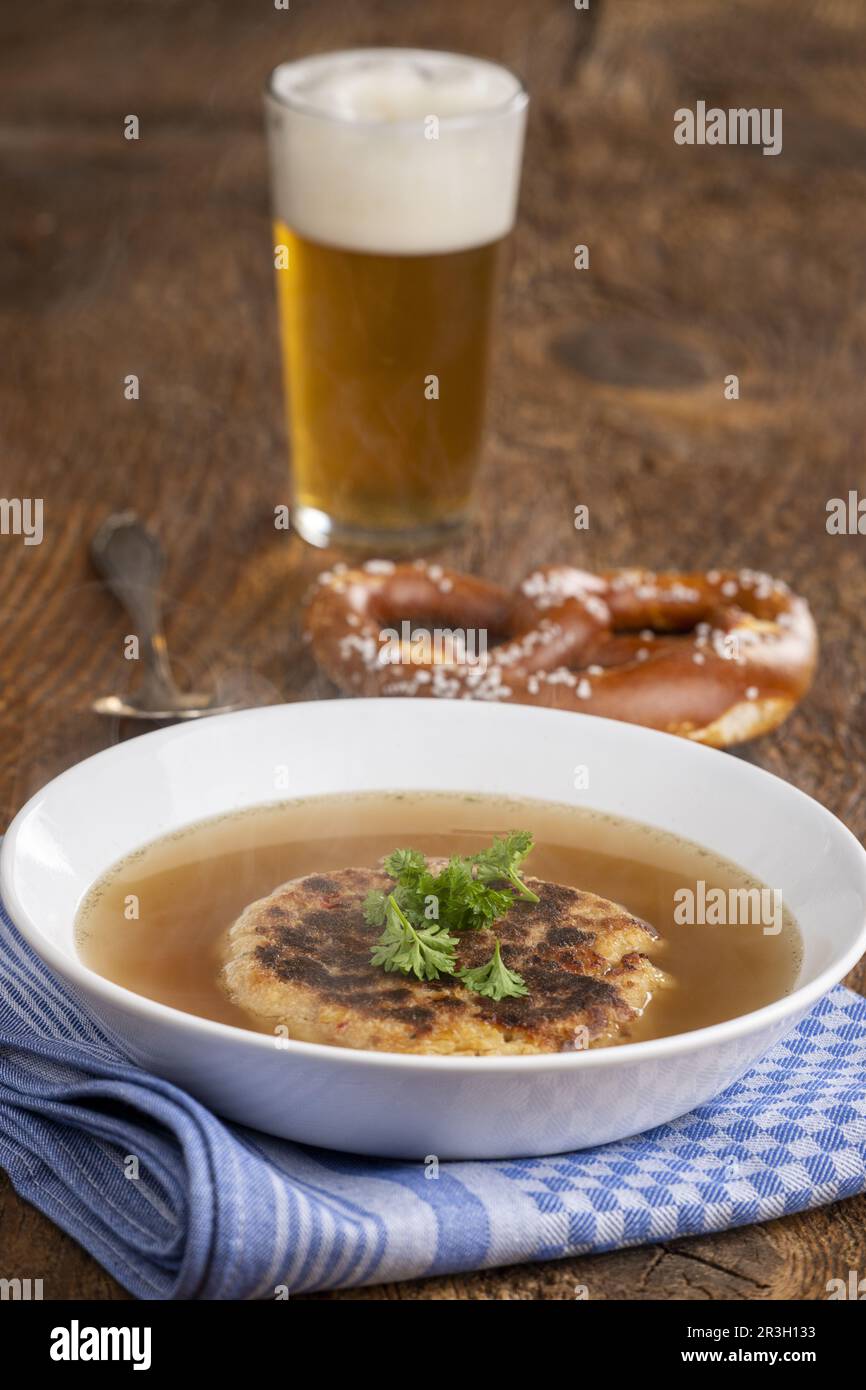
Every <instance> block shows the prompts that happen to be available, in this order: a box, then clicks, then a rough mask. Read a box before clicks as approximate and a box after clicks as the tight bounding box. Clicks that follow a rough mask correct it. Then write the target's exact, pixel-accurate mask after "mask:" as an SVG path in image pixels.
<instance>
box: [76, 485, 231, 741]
mask: <svg viewBox="0 0 866 1390" xmlns="http://www.w3.org/2000/svg"><path fill="white" fill-rule="evenodd" d="M90 555H91V558H92V560H93V563H94V565H95V567H96V569H97V570H98V571H99V573H100V574H101V575H102V578H103V579H104V580H105V583H106V585H107V587H108V588H109V589H110V590H111V592H112V593H113V594H114V597H115V598H116V599H119V601H120V602H121V603H122V604H123V606H124V608H125V609H126V611H127V613H128V614H129V616H130V617H131V618H132V621H133V625H134V631H135V633H136V635H137V637H138V639H139V644H140V650H141V658H142V660H143V663H144V675H143V677H142V681H141V685H140V686H139V688H138V690H137V691H135V692H134V693H133V694H131V695H104V696H103V697H102V698H101V699H99V700H95V701H94V702H93V708H94V709H95V710H96V712H97V713H98V714H112V715H115V716H120V717H121V718H124V719H149V720H154V721H156V720H160V719H201V718H202V717H203V716H204V715H207V714H225V713H227V712H228V711H229V710H233V709H240V708H241V702H239V701H236V702H233V703H230V704H216V703H215V698H216V697H215V696H214V695H213V694H210V695H208V694H206V693H203V692H201V691H188V692H184V691H182V690H180V689H178V686H177V684H176V683H175V679H174V676H173V675H172V671H171V665H170V663H169V659H168V647H167V645H166V640H165V634H164V632H163V630H162V607H161V604H160V599H159V582H160V579H161V578H162V571H163V567H164V559H163V553H162V547H161V545H160V543H159V541H158V540H157V538H156V536H155V535H154V534H153V532H152V531H148V529H147V527H146V526H145V525H144V523H143V522H142V521H140V520H139V518H138V517H137V516H136V514H135V512H119V513H117V514H116V515H114V516H110V517H108V518H107V520H105V521H104V522H103V523H102V525H101V526H100V528H99V530H98V531H97V532H96V535H95V536H94V537H93V539H92V541H91V542H90Z"/></svg>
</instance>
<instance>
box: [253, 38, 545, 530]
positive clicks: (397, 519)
mask: <svg viewBox="0 0 866 1390" xmlns="http://www.w3.org/2000/svg"><path fill="white" fill-rule="evenodd" d="M265 100H266V108H267V121H268V146H269V154H270V162H271V173H272V179H273V201H274V213H275V257H274V261H275V266H276V270H277V292H278V305H279V318H280V333H281V338H282V347H283V363H284V373H285V385H286V397H287V402H288V426H289V435H290V439H291V449H292V474H293V488H292V519H293V523H294V526H295V528H296V530H298V531H299V532H300V534H301V535H302V536H303V537H304V538H305V540H307V541H309V542H311V543H312V544H313V545H319V546H323V545H330V544H347V545H352V544H354V545H359V546H362V547H365V548H376V547H382V548H387V547H391V548H398V549H399V548H403V547H406V546H410V547H411V546H421V545H429V544H432V543H435V542H436V541H439V540H442V539H444V538H445V537H446V536H447V535H448V534H449V533H450V532H451V531H452V530H454V529H456V528H458V527H459V526H460V525H461V524H462V523H463V522H464V521H465V520H466V517H467V514H468V511H469V506H470V500H471V494H472V485H473V480H474V477H475V473H476V470H477V465H478V459H479V453H480V448H481V440H482V429H483V422H484V404H485V395H486V385H487V370H488V357H489V349H490V341H491V333H492V315H493V307H494V298H495V290H496V284H497V262H498V260H499V254H500V250H501V247H502V243H503V241H504V239H505V238H506V237H507V236H508V233H509V232H510V230H511V228H512V226H513V223H514V215H515V207H516V203H517V193H518V186H519V182H520V162H521V154H522V147H523V131H524V126H525V122H526V107H527V102H528V98H527V95H526V92H525V91H524V89H523V87H522V86H521V84H520V82H519V81H518V79H517V78H516V77H514V76H513V74H512V73H510V72H508V71H507V70H506V69H505V68H502V67H499V66H498V65H496V64H494V63H489V62H486V61H485V60H482V59H480V58H470V57H466V56H463V55H461V54H454V53H438V52H427V51H424V50H419V49H400V48H384V49H357V50H353V51H349V52H343V53H326V54H319V55H316V56H315V57H310V58H305V59H302V60H300V61H298V62H293V63H286V64H283V65H282V66H281V67H278V68H277V69H276V70H275V71H274V73H273V74H272V75H271V78H270V82H269V85H268V89H267V93H266V98H265Z"/></svg>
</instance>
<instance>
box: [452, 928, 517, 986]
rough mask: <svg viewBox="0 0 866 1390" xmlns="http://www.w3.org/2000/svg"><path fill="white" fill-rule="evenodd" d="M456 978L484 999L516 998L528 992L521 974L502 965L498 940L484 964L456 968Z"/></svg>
mask: <svg viewBox="0 0 866 1390" xmlns="http://www.w3.org/2000/svg"><path fill="white" fill-rule="evenodd" d="M457 978H458V979H459V980H462V981H463V983H464V985H465V986H466V988H467V989H472V990H474V991H475V993H476V994H483V995H484V997H485V998H486V999H518V998H519V997H520V995H522V994H528V993H529V990H528V989H527V988H526V985H525V984H524V982H523V978H522V976H520V975H518V973H517V971H516V970H509V969H508V966H507V965H503V963H502V957H501V956H500V954H499V942H498V941H497V942H496V945H495V946H494V948H493V955H492V956H491V957H490V959H489V961H488V962H487V964H486V965H478V966H476V967H475V969H474V970H466V969H464V970H458V971H457Z"/></svg>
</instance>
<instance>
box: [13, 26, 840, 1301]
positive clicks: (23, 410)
mask: <svg viewBox="0 0 866 1390" xmlns="http://www.w3.org/2000/svg"><path fill="white" fill-rule="evenodd" d="M2 31H3V33H2V37H3V38H4V42H3V43H2V44H0V123H2V124H0V133H2V136H3V140H2V145H0V158H2V164H3V173H4V183H5V186H6V189H7V196H6V198H5V200H4V206H3V210H2V214H0V249H2V254H0V305H2V308H0V353H2V360H3V362H4V365H5V368H6V370H5V371H4V373H3V374H2V379H0V446H2V447H0V493H2V495H4V496H21V495H26V496H42V497H44V499H45V508H46V536H45V541H44V543H43V545H41V546H40V547H33V548H23V547H22V546H21V545H20V543H19V542H17V541H16V540H14V539H12V538H0V593H2V594H3V602H2V605H0V671H2V686H0V778H2V780H0V797H2V807H0V811H2V815H3V817H4V818H5V819H7V820H8V818H9V816H11V814H13V813H14V811H15V810H16V809H17V807H18V806H19V805H20V804H21V802H22V801H23V800H24V799H25V798H26V797H27V796H28V795H30V793H31V792H33V791H34V790H36V789H37V788H38V787H39V786H40V785H41V784H42V783H43V782H44V781H45V780H47V779H48V778H49V777H51V776H53V775H54V774H55V773H57V772H58V771H60V770H62V768H64V767H66V766H69V765H70V764H71V763H73V762H76V761H78V760H79V759H80V758H81V757H83V756H86V755H87V754H88V753H90V752H93V751H96V750H97V749H99V748H101V747H104V746H106V745H107V744H109V743H111V742H112V741H114V740H116V739H117V738H118V737H119V736H120V735H121V734H124V736H125V734H126V731H119V730H117V729H116V728H113V727H112V726H111V725H109V724H105V723H100V722H98V721H97V720H96V719H95V718H94V717H93V716H91V714H90V713H89V711H88V705H89V701H90V699H91V698H92V697H93V696H94V695H95V694H98V693H101V692H104V691H106V690H108V689H110V688H114V687H118V688H121V687H122V686H123V685H124V683H125V682H126V680H127V679H128V676H129V671H128V667H127V665H126V663H124V662H123V661H122V658H121V645H120V644H121V638H122V636H123V633H124V630H125V629H124V622H123V619H122V617H121V616H120V614H119V613H118V612H117V610H116V608H115V606H114V605H113V603H112V601H111V600H110V599H109V598H108V597H107V596H106V595H105V594H104V593H102V592H101V590H100V588H99V586H98V585H97V584H96V583H95V581H94V578H93V576H92V574H91V572H90V570H89V567H88V565H87V561H86V553H85V551H86V542H87V539H88V537H89V535H90V534H91V532H92V530H93V529H94V528H95V525H96V524H97V522H98V520H99V519H100V518H101V517H102V516H103V515H104V514H106V513H107V512H108V511H110V510H113V509H116V508H119V507H124V506H129V505H134V506H135V507H136V508H137V509H138V510H139V511H141V512H142V513H143V514H144V515H146V516H147V517H148V518H149V519H150V520H151V521H152V522H153V523H154V524H155V525H157V526H158V527H159V530H160V532H161V534H162V536H163V539H164V541H165V543H166V546H167V548H168V550H169V554H170V566H169V573H168V577H167V589H168V591H169V594H170V595H171V602H170V605H169V631H170V639H171V642H172V646H173V650H174V651H175V653H176V654H177V664H178V667H179V670H180V673H181V675H182V676H183V677H184V678H186V679H188V680H189V682H190V683H191V684H192V683H197V682H198V681H199V680H208V679H212V680H219V679H222V678H226V679H234V680H241V681H245V682H247V683H248V684H249V685H250V686H251V688H252V689H254V690H255V691H256V693H257V694H258V696H259V697H260V698H263V699H264V698H310V697H326V696H330V695H332V694H333V691H332V690H331V689H330V688H329V686H328V684H327V682H325V681H324V680H323V678H322V677H320V676H319V675H318V674H317V673H316V671H315V670H314V668H313V666H312V663H311V661H310V657H309V654H308V652H307V651H306V649H305V648H304V646H303V645H302V644H301V642H300V604H301V600H302V597H303V595H304V593H305V591H306V589H307V587H308V585H309V583H310V582H311V580H312V579H313V577H314V575H315V573H316V572H317V570H318V569H319V568H320V567H321V566H322V564H324V563H326V562H327V560H328V559H329V558H330V557H322V556H319V555H316V554H314V553H312V552H311V551H309V550H307V549H306V548H305V547H304V546H303V545H301V543H300V542H298V541H297V540H295V539H292V538H289V537H286V536H285V535H283V534H281V533H277V532H275V531H274V529H273V526H272V520H271V519H272V514H273V507H274V506H275V505H276V504H277V503H279V502H281V501H285V500H286V486H287V472H286V463H285V440H284V433H283V425H282V416H281V405H280V397H279V390H280V388H279V368H278V357H277V343H276V333H275V315H274V306H273V285H272V271H271V260H270V241H271V234H270V226H269V214H268V205H267V185H266V175H265V160H264V149H263V142H262V139H261V135H260V110H259V89H260V86H261V83H262V81H263V79H264V76H265V74H266V73H267V71H268V70H269V68H270V67H271V66H273V64H274V63H275V62H276V61H279V60H280V59H282V58H284V57H289V56H292V55H294V54H298V53H301V52H304V51H311V50H315V49H324V48H334V47H341V46H348V45H351V44H364V43H395V44H397V43H417V44H420V45H429V46H438V47H453V48H459V49H465V50H466V51H472V52H480V53H484V54H487V55H489V56H491V57H494V58H498V59H500V60H502V61H504V62H506V63H508V64H509V65H510V66H512V67H514V68H516V69H517V70H518V71H520V72H521V73H522V75H523V76H524V78H525V80H526V82H527V85H528V86H529V88H530V90H531V93H532V98H533V112H532V121H531V127H530V135H529V142H528V148H527V158H526V171H525V180H524V189H523V197H522V204H521V217H520V224H519V229H518V233H517V236H516V238H515V245H514V250H513V256H512V266H511V276H510V281H509V288H508V296H507V301H506V304H505V307H504V316H503V320H502V332H501V335H500V345H499V355H498V362H497V370H496V375H495V381H494V399H493V409H492V412H491V428H490V438H489V446H488V451H487V458H486V462H485V471H484V486H483V489H482V496H483V498H484V505H483V506H482V507H481V508H480V510H479V513H478V517H477V525H476V526H475V528H474V529H473V531H472V533H471V534H470V535H469V536H467V537H466V538H465V540H464V541H462V542H460V543H459V544H456V545H454V546H452V547H451V548H450V549H449V550H448V551H447V552H446V554H445V557H446V558H447V559H448V560H450V561H451V562H454V563H456V564H458V565H465V566H467V567H469V568H473V569H476V570H478V571H480V572H484V573H487V574H489V575H491V576H494V577H497V578H500V579H503V580H505V581H513V580H516V579H517V578H519V577H520V576H521V574H522V573H523V572H524V571H525V570H526V569H527V568H528V567H529V566H530V564H533V563H536V562H538V561H541V560H544V559H547V558H551V559H552V558H567V559H572V560H575V561H577V562H580V563H584V564H586V565H589V566H592V565H594V564H617V563H635V562H643V563H647V564H649V565H658V566H663V565H673V566H681V567H683V568H688V567H689V566H692V565H696V566H701V567H703V566H704V565H705V564H707V563H710V562H713V563H717V564H725V565H728V564H730V565H743V564H745V565H753V566H756V567H762V568H766V569H769V570H772V571H774V572H777V573H778V574H780V575H782V576H783V577H785V578H787V579H788V580H790V581H791V582H792V583H793V584H794V585H795V586H797V587H798V588H800V589H802V591H803V592H805V593H806V594H807V595H808V597H809V598H810V600H811V602H812V603H813V605H814V608H815V612H816V616H817V618H818V621H819V624H820V629H821V634H822V643H823V655H822V664H821V671H820V675H819V679H818V681H817V683H816V687H815V690H814V692H813V694H812V695H811V696H810V698H809V700H808V701H807V703H806V704H805V705H804V706H803V707H802V709H801V710H800V711H798V712H797V714H796V715H795V716H794V717H793V718H792V719H791V720H790V721H789V723H788V724H786V725H785V727H784V728H783V729H782V730H780V731H779V733H778V734H777V735H775V736H774V737H772V738H770V739H765V740H763V741H761V742H760V743H759V744H757V745H755V746H754V747H752V748H751V749H749V750H747V751H746V752H745V754H744V756H747V757H748V758H750V759H751V760H752V761H754V762H755V763H757V764H759V765H761V766H764V767H767V768H769V769H771V770H772V771H774V772H776V773H778V774H779V775H781V776H784V777H786V778H788V779H790V780H791V781H793V782H795V783H796V784H797V785H798V786H800V787H802V788H803V789H804V790H805V791H807V792H809V793H810V794H812V795H814V796H817V797H818V799H819V800H821V801H823V802H824V803H825V804H826V805H827V806H829V807H830V808H831V809H832V810H833V811H835V812H836V813H837V814H839V815H840V816H842V817H843V819H845V820H846V821H847V823H848V824H849V825H850V826H851V827H852V829H853V830H854V833H855V834H857V835H858V836H859V837H860V838H863V837H864V834H866V790H864V782H863V768H864V764H866V640H864V639H866V577H864V563H863V557H864V549H863V547H864V544H866V541H864V539H863V538H862V537H831V536H829V535H827V533H826V530H825V527H824V516H825V505H826V502H827V499H828V498H829V497H832V496H844V495H845V494H846V493H847V491H848V489H849V488H859V489H860V490H861V493H862V492H863V490H864V487H866V479H864V466H863V456H862V420H863V406H862V374H863V362H864V358H866V322H864V314H863V309H862V305H863V303H864V277H866V270H864V256H863V250H864V240H863V234H862V230H861V229H862V226H863V218H864V210H866V176H864V173H863V168H864V159H863V156H864V152H866V120H864V116H863V112H862V73H863V68H864V60H866V16H864V14H863V11H862V7H861V6H860V5H859V4H858V3H857V0H834V3H833V4H826V5H823V6H821V7H816V6H814V5H812V4H810V3H808V0H749V3H747V2H746V0H735V2H734V3H731V4H726V5H724V6H720V5H718V4H713V3H712V2H711V0H679V3H678V4H677V5H676V6H658V5H656V4H653V3H651V0H631V2H630V3H629V4H628V5H613V4H610V3H608V4H606V5H604V6H602V5H600V4H599V3H598V0H592V2H591V8H590V12H589V13H583V12H577V11H574V10H573V8H572V7H570V6H568V5H565V4H561V3H560V2H559V0H539V2H538V3H532V4H529V3H528V0H474V3H473V4H472V5H471V6H469V5H466V4H464V3H462V0H435V2H434V0H426V2H425V3H423V4H422V3H420V0H416V3H410V4H406V3H405V0H401V3H398V0H369V3H368V4H366V5H364V6H361V7H359V6H353V5H349V4H348V3H345V0H331V2H330V3H314V0H293V4H292V7H291V9H290V10H289V11H288V12H281V11H275V10H272V9H270V8H269V7H268V6H267V5H263V4H261V3H258V2H257V3H252V0H250V2H249V3H237V2H236V0H232V3H229V0H219V2H218V3H216V2H215V0H207V2H206V3H205V0H194V2H193V3H188V4H179V3H173V2H172V0H150V3H149V4H148V5H146V6H144V5H141V6H129V5H123V6H120V5H116V4H114V3H111V2H110V0H83V3H82V4H80V5H78V6H76V7H75V10H74V11H70V9H69V7H68V6H67V5H65V4H63V3H62V0H43V3H41V4H40V5H39V6H38V7H36V8H34V7H29V8H27V7H20V8H18V9H17V10H15V11H14V13H13V12H12V11H10V12H9V13H8V14H5V15H4V16H3V19H2ZM699 98H703V99H706V100H707V101H708V102H714V103H717V104H719V105H724V106H726V105H729V104H733V105H741V104H747V105H751V104H757V103H760V104H761V105H770V106H777V105H778V106H782V107H783V109H784V133H785V145H784V153H783V155H782V156H781V157H779V158H778V159H765V158H762V157H761V155H760V153H759V152H757V151H754V150H748V149H735V148H728V149H722V148H716V149H712V150H709V149H704V150H699V149H688V148H682V147H677V146H675V145H674V143H673V140H672V113H673V111H674V110H675V109H676V108H677V107H678V106H681V105H693V104H694V102H695V101H696V100H697V99H699ZM130 112H133V113H136V114H138V115H139V116H140V118H141V123H142V138H141V140H140V141H139V142H138V143H137V144H131V143H129V142H125V141H124V140H123V139H122V135H121V123H122V119H123V116H124V115H126V114H127V113H130ZM578 242H583V243H586V244H587V245H589V246H590V249H591V265H590V270H589V271H587V272H576V271H575V270H574V269H573V268H572V247H573V246H574V245H575V244H576V243H578ZM128 372H135V373H137V374H139V375H140V378H141V383H142V394H141V399H140V400H139V401H138V402H128V401H125V400H124V399H123V392H122V384H123V378H124V376H125V375H126V374H127V373H128ZM729 372H736V373H737V374H738V375H739V376H740V379H741V398H740V400H739V401H736V402H731V401H726V400H725V399H724V396H723V392H722V383H723V379H724V377H725V375H726V374H727V373H729ZM578 502H586V503H587V504H588V505H589V506H590V510H591V524H590V530H589V531H588V532H586V533H576V532H575V531H574V529H573V525H572V515H573V508H574V506H575V504H576V503H578ZM850 983H852V984H853V985H854V986H855V987H857V988H859V989H861V991H864V992H866V970H864V967H863V966H861V967H860V968H859V970H857V971H855V972H854V973H853V974H852V976H851V979H850ZM864 1229H866V1199H863V1198H857V1199H853V1200H851V1201H849V1202H845V1203H840V1204H838V1205H837V1206H835V1207H832V1208H827V1209H824V1210H820V1211H816V1212H812V1213H805V1214H803V1215H802V1216H799V1217H796V1218H788V1219H786V1220H783V1221H776V1222H770V1223H767V1224H766V1225H763V1226H760V1227H752V1228H747V1229H745V1230H741V1231H733V1232H728V1233H725V1234H723V1235H719V1236H715V1237H702V1238H700V1239H697V1238H696V1239H693V1240H689V1241H678V1242H672V1243H670V1244H668V1245H665V1246H653V1247H646V1248H642V1249H638V1250H631V1251H624V1252H615V1253H612V1254H609V1255H604V1256H598V1257H593V1258H582V1259H576V1260H566V1261H562V1262H558V1263H554V1264H548V1265H531V1266H524V1267H522V1268H511V1269H507V1270H499V1271H487V1272H482V1273H479V1274H475V1275H468V1276H454V1277H452V1278H449V1279H438V1280H432V1281H414V1282H412V1283H407V1284H403V1285H400V1286H385V1287H382V1288H376V1289H370V1290H358V1291H348V1292H346V1293H343V1294H338V1295H330V1297H336V1298H347V1299H348V1298H353V1299H354V1298H376V1299H382V1298H400V1299H413V1298H448V1299H450V1298H459V1299H491V1298H496V1299H499V1298H519V1299H527V1298H543V1299H567V1298H572V1297H574V1288H575V1285H579V1284H585V1285H586V1286H587V1288H588V1289H589V1292H590V1297H592V1298H618V1297H622V1298H651V1297H673V1298H694V1299H701V1298H723V1299H724V1298H736V1297H743V1296H745V1297H750V1298H777V1297H795V1298H807V1299H808V1298H820V1297H822V1296H823V1294H824V1292H825V1286H826V1281H827V1279H828V1278H831V1277H837V1276H838V1275H839V1274H843V1275H844V1274H845V1272H846V1271H847V1270H848V1269H849V1268H859V1269H861V1270H862V1269H863V1267H864V1256H866V1240H864ZM0 1249H2V1251H3V1262H4V1266H7V1267H8V1266H9V1265H10V1264H11V1265H13V1266H14V1268H15V1270H16V1271H17V1272H19V1273H20V1274H21V1275H22V1276H26V1275H28V1274H29V1275H31V1276H32V1277H45V1279H46V1294H47V1296H50V1297H69V1296H73V1297H75V1296H78V1297H83V1296H92V1297H100V1298H103V1297H125V1295H124V1294H123V1291H122V1290H120V1289H119V1287H118V1286H117V1285H116V1284H115V1283H114V1281H113V1280H111V1279H110V1278H109V1277H108V1276H107V1275H106V1274H105V1273H104V1272H103V1271H102V1270H101V1269H100V1268H99V1266H98V1265H96V1263H95V1262H94V1261H93V1260H91V1259H90V1258H89V1257H87V1256H86V1255H85V1254H84V1253H83V1251H81V1250H80V1249H79V1247H78V1246H77V1245H75V1243H74V1242H72V1241H70V1240H69V1239H68V1238H67V1237H65V1236H63V1235H62V1233H60V1232H59V1231H57V1230H56V1228H55V1227H53V1225H52V1224H51V1223H50V1222H48V1221H46V1220H45V1218H43V1217H42V1216H40V1215H39V1214H38V1213H37V1212H35V1211H34V1210H33V1209H32V1208H30V1207H28V1206H27V1205H26V1204H25V1203H22V1202H20V1201H19V1199H18V1198H17V1197H15V1195H14V1194H13V1193H12V1192H11V1189H10V1187H9V1184H8V1182H5V1181H4V1183H3V1185H2V1186H0Z"/></svg>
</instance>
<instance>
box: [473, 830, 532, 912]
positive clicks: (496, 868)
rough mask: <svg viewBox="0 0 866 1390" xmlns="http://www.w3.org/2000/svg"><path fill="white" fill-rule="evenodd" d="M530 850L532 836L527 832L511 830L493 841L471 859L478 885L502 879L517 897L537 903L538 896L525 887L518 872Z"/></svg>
mask: <svg viewBox="0 0 866 1390" xmlns="http://www.w3.org/2000/svg"><path fill="white" fill-rule="evenodd" d="M531 849H532V836H531V835H530V833H529V831H528V830H512V831H510V832H509V834H508V835H506V836H505V837H504V839H501V840H500V839H498V838H497V839H494V841H493V844H492V845H491V846H490V848H489V849H484V850H482V851H481V853H480V854H476V855H473V857H472V862H473V863H474V865H475V872H476V877H477V878H478V880H479V882H480V883H495V882H496V881H497V880H499V879H503V878H504V879H505V880H506V882H508V883H510V884H511V885H512V887H514V888H516V889H517V894H518V897H520V898H523V899H524V901H526V902H530V903H537V902H538V901H539V899H538V894H537V893H533V891H532V889H531V888H528V887H527V886H526V884H525V883H524V882H523V879H522V878H521V877H520V874H519V872H518V870H519V868H520V865H521V863H522V862H523V860H524V859H525V858H526V856H527V854H528V853H529V851H530V850H531Z"/></svg>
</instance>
